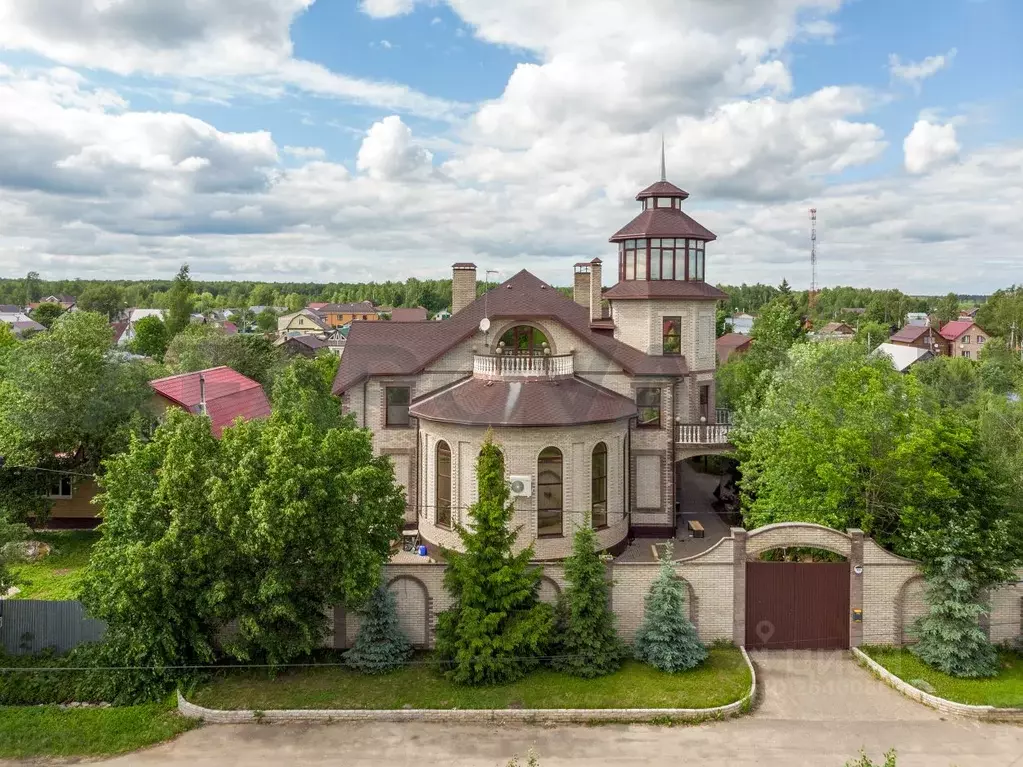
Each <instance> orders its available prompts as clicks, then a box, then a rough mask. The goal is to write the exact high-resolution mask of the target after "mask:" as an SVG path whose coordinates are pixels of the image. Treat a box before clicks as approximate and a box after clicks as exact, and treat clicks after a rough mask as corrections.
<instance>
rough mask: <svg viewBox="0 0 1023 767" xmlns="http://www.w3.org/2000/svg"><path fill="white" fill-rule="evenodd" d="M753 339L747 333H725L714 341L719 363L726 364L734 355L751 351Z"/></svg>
mask: <svg viewBox="0 0 1023 767" xmlns="http://www.w3.org/2000/svg"><path fill="white" fill-rule="evenodd" d="M751 343H753V339H752V338H750V337H749V336H748V335H746V334H745V333H725V334H724V335H723V336H721V337H720V338H719V339H718V340H717V341H715V342H714V348H715V350H716V351H717V355H718V364H719V365H724V364H725V363H726V362H728V360H729V359H731V357H732V355H735V356H738V355H740V354H745V353H746V352H748V351H749V347H750V344H751Z"/></svg>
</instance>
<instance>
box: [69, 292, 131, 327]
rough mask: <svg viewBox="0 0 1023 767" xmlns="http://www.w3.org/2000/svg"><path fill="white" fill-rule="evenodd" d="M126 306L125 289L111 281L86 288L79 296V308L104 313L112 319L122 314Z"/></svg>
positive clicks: (108, 318)
mask: <svg viewBox="0 0 1023 767" xmlns="http://www.w3.org/2000/svg"><path fill="white" fill-rule="evenodd" d="M126 307H127V304H126V303H125V295H124V290H122V289H121V287H120V286H118V285H115V284H113V283H109V282H108V283H101V284H98V285H94V286H92V287H90V288H86V289H85V290H83V291H82V294H81V295H80V296H78V308H79V309H82V310H84V311H87V312H96V313H97V314H102V315H103V316H104V317H106V318H107V320H110V321H113V320H114V319H116V318H117V317H118V316H120V314H121V312H123V311H124V309H125V308H126Z"/></svg>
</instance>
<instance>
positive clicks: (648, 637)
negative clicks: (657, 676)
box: [633, 543, 707, 673]
mask: <svg viewBox="0 0 1023 767" xmlns="http://www.w3.org/2000/svg"><path fill="white" fill-rule="evenodd" d="M672 554H673V550H672V546H671V544H670V543H669V544H668V546H667V550H666V551H665V555H664V557H663V558H662V559H661V570H660V573H658V575H657V580H655V581H654V582H653V584H652V585H651V586H650V593H649V594H647V597H646V612H645V614H644V616H643V625H642V626H640V628H639V632H638V633H637V634H636V641H635V643H634V645H633V650H634V652H635V655H636V658H637V659H639V660H641V661H645V662H646V663H649V664H650V665H651V666H654V667H655V668H659V669H660V670H661V671H667V672H669V673H675V672H677V671H686V670H688V669H691V668H696V667H697V666H699V665H700V664H701V663H703V662H704V661H705V660H706V659H707V648H706V647H705V646H704V645H703V643H702V642H701V641H700V638H699V636H698V635H697V633H696V627H695V626H693V624H692V622H691V621H690V620H689V617H688V616H687V615H686V586H685V583H684V582H683V581H681V580H679V579H678V578H677V577H676V576H675V570H674V567H673V566H672Z"/></svg>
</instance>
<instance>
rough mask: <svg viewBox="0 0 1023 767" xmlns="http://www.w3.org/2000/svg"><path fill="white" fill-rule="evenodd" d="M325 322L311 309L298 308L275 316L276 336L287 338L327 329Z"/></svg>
mask: <svg viewBox="0 0 1023 767" xmlns="http://www.w3.org/2000/svg"><path fill="white" fill-rule="evenodd" d="M328 329H329V328H328V327H327V323H326V322H324V321H323V320H322V319H321V318H320V317H319V315H317V314H316V312H314V311H313V310H312V309H299V310H298V311H297V312H294V313H292V314H285V315H284V316H283V317H278V318H277V337H278V338H288V337H290V336H301V335H306V334H308V333H321V332H323V331H324V330H328Z"/></svg>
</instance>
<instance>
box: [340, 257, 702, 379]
mask: <svg viewBox="0 0 1023 767" xmlns="http://www.w3.org/2000/svg"><path fill="white" fill-rule="evenodd" d="M713 289H714V288H712V290H713ZM484 316H489V317H490V318H491V319H497V318H515V319H519V318H521V319H545V318H551V319H554V320H557V321H558V322H560V323H561V324H562V325H564V326H565V327H566V328H568V329H569V330H570V331H572V332H573V333H574V334H575V335H576V336H578V337H579V338H581V339H582V340H583V341H585V342H586V343H588V344H590V345H591V346H593V347H594V348H595V349H597V351H599V352H601V353H602V354H604V355H606V356H607V357H608V358H609V359H611V360H613V361H614V362H616V363H618V364H619V365H621V366H622V368H623V369H624V370H625V371H626V372H628V373H631V374H633V375H663V376H685V375H687V374H688V373H689V367H688V365H687V364H686V360H685V357H684V356H669V357H662V356H652V355H647V354H644V353H643V352H641V351H639V350H638V349H634V348H633V347H631V346H628V345H627V344H624V343H622V342H621V341H618V340H616V339H615V338H613V337H611V336H608V335H605V334H603V333H599V332H595V331H594V330H593V329H591V327H590V310H589V307H586V306H580V305H579V304H577V303H575V301H573V300H572V299H571V298H568V297H566V296H564V295H562V294H561V293H560V292H559V291H558V290H555V289H554V288H552V287H551V286H550V285H547V284H546V283H544V282H542V281H541V280H540V279H538V278H537V277H535V276H534V275H532V274H530V273H529V272H527V271H525V270H523V271H521V272H519V273H518V274H516V275H515V276H514V277H512V278H510V279H508V280H506V281H505V282H503V283H501V284H500V285H498V286H497V287H496V288H492V289H491V290H490V291H488V292H487V293H486V296H485V297H483V296H481V297H480V298H477V299H476V300H475V301H473V302H472V303H471V304H469V305H468V306H467V307H466V308H464V309H462V310H461V311H460V312H458V313H456V314H454V315H453V316H451V317H449V318H448V319H446V320H442V321H441V322H404V323H395V322H393V321H391V322H355V323H352V329H351V332H350V333H349V335H348V342H347V344H346V345H345V353H344V356H342V357H341V364H340V366H339V367H338V371H337V378H335V379H334V393H335V394H341V393H343V392H345V391H346V390H348V389H349V388H351V387H352V386H353V385H355V384H357V383H360V382H361V381H363V380H364V379H366V378H368V377H369V376H382V375H414V374H417V373H419V372H420V371H422V370H423V368H425V367H426V366H427V365H429V364H430V363H431V362H433V361H434V360H436V359H438V358H439V357H440V356H441V355H442V354H444V353H445V352H447V351H448V350H449V349H451V348H453V347H454V346H455V345H456V344H458V343H461V342H462V341H465V340H467V339H468V338H471V337H472V336H473V335H474V334H475V333H478V332H479V324H480V320H481V319H483V317H484ZM395 325H398V326H399V327H397V328H396V327H395Z"/></svg>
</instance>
